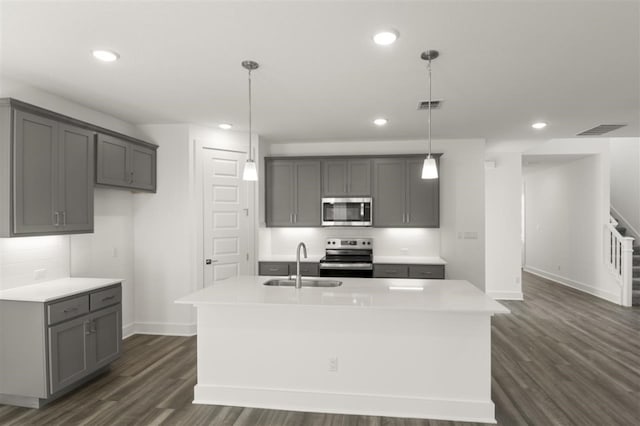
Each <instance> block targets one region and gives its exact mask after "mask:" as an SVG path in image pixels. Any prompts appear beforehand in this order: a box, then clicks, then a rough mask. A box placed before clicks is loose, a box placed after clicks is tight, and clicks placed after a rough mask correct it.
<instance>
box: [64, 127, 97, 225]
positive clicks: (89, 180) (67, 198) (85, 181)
mask: <svg viewBox="0 0 640 426" xmlns="http://www.w3.org/2000/svg"><path fill="white" fill-rule="evenodd" d="M93 140H94V133H93V132H91V131H89V130H85V129H80V128H76V127H73V126H69V125H66V124H63V123H61V124H60V131H59V143H58V147H59V149H58V151H59V162H58V164H59V173H58V182H59V185H58V188H59V190H58V193H59V197H58V199H59V203H58V210H59V212H60V213H59V214H60V223H61V226H60V228H61V229H62V230H64V231H74V232H80V231H87V232H93V175H94V172H93V164H94V156H93V146H94V143H93Z"/></svg>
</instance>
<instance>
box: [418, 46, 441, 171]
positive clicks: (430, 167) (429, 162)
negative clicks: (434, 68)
mask: <svg viewBox="0 0 640 426" xmlns="http://www.w3.org/2000/svg"><path fill="white" fill-rule="evenodd" d="M439 55H440V54H439V53H438V51H437V50H427V51H425V52H422V54H421V55H420V57H421V58H422V59H424V60H425V61H428V62H427V63H428V65H427V70H428V74H429V119H428V123H429V154H428V155H427V158H425V159H424V164H423V165H422V179H438V166H437V165H436V159H435V158H432V157H431V61H432V60H433V59H436V58H437V57H438V56H439Z"/></svg>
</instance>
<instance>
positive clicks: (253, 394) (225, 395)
mask: <svg viewBox="0 0 640 426" xmlns="http://www.w3.org/2000/svg"><path fill="white" fill-rule="evenodd" d="M193 403H194V404H209V405H230V406H234V407H253V408H273V407H275V406H277V407H278V409H281V410H287V411H304V412H314V413H334V414H353V415H369V416H385V417H410V418H420V419H424V418H429V419H434V420H455V421H466V422H480V423H496V420H495V418H494V404H493V402H491V401H490V400H488V401H473V400H455V399H436V398H425V397H410V396H401V395H376V394H366V393H344V392H326V391H325V392H323V391H309V390H288V389H278V388H261V387H248V386H221V385H201V384H198V385H196V387H195V388H194V399H193Z"/></svg>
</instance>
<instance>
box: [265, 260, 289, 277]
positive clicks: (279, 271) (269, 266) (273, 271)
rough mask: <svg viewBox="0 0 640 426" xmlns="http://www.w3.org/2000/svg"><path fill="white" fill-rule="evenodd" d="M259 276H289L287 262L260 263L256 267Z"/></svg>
mask: <svg viewBox="0 0 640 426" xmlns="http://www.w3.org/2000/svg"><path fill="white" fill-rule="evenodd" d="M258 271H259V274H260V275H289V264H288V263H287V262H260V264H259V265H258Z"/></svg>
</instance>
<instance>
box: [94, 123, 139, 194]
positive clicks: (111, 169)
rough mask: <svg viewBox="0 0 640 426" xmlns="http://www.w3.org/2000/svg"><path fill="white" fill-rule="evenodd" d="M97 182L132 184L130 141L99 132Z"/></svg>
mask: <svg viewBox="0 0 640 426" xmlns="http://www.w3.org/2000/svg"><path fill="white" fill-rule="evenodd" d="M96 145H97V156H96V158H97V161H96V163H97V164H96V183H100V184H104V185H116V186H125V187H126V186H130V185H131V183H132V179H131V173H130V171H129V162H130V160H129V156H130V155H131V150H130V149H129V143H128V142H126V141H123V140H121V139H117V138H114V137H111V136H107V135H102V134H98V142H97V144H96Z"/></svg>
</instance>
